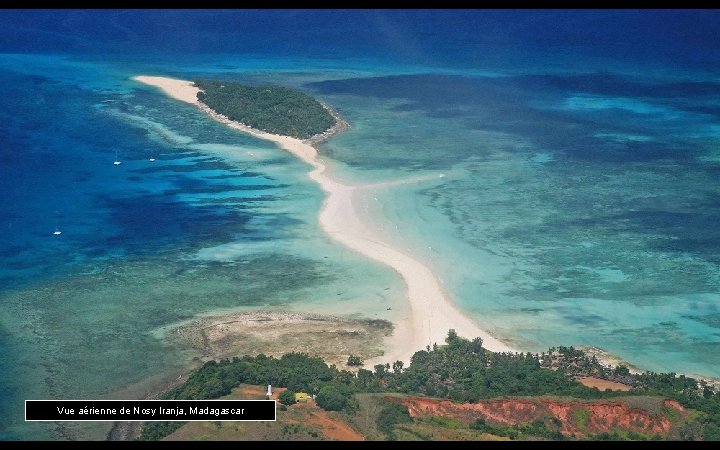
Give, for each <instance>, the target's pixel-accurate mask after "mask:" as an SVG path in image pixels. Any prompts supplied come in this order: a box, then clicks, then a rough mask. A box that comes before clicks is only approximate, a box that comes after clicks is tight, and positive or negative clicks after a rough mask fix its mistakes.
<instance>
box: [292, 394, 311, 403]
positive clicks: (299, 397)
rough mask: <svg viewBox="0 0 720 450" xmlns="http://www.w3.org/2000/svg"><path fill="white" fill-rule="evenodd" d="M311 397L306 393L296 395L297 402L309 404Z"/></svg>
mask: <svg viewBox="0 0 720 450" xmlns="http://www.w3.org/2000/svg"><path fill="white" fill-rule="evenodd" d="M309 398H310V396H309V395H308V394H307V393H306V392H296V393H295V401H296V402H303V403H304V402H307V401H308V399H309Z"/></svg>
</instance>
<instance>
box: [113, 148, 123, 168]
mask: <svg viewBox="0 0 720 450" xmlns="http://www.w3.org/2000/svg"><path fill="white" fill-rule="evenodd" d="M113 164H115V165H116V166H119V165H120V164H122V162H121V161H120V160H119V159H118V152H117V150H115V162H114V163H113Z"/></svg>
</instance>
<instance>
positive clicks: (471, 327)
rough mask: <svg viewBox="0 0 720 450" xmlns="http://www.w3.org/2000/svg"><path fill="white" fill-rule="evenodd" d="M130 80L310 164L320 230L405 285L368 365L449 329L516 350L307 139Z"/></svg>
mask: <svg viewBox="0 0 720 450" xmlns="http://www.w3.org/2000/svg"><path fill="white" fill-rule="evenodd" d="M133 79H134V80H136V81H138V82H141V83H145V84H148V85H151V86H155V87H158V88H160V89H162V90H163V92H165V93H166V94H167V95H169V96H170V97H172V98H175V99H177V100H181V101H183V102H187V103H190V104H193V105H195V106H197V107H199V108H200V109H202V110H203V111H205V112H206V113H207V114H208V115H210V116H211V117H213V118H214V119H216V120H218V121H220V122H223V123H225V124H227V125H228V126H230V127H233V128H235V129H237V130H240V131H243V132H245V133H249V134H251V135H253V136H256V137H258V138H260V139H266V140H269V141H272V142H275V143H276V144H277V145H278V146H279V147H281V148H282V149H285V150H287V151H289V152H290V153H292V154H293V155H295V156H297V157H298V158H300V159H302V160H303V161H305V162H306V163H308V164H310V165H311V166H312V167H313V170H312V171H311V172H310V173H309V174H308V176H309V177H310V178H311V179H312V180H314V181H315V182H317V183H318V184H319V185H320V186H321V188H322V189H323V190H324V191H325V192H326V193H327V197H326V199H325V202H324V203H323V206H322V208H321V210H320V213H319V222H320V225H321V227H322V228H323V230H324V231H325V232H326V233H327V234H328V235H330V236H331V237H332V238H333V239H335V240H336V241H338V242H340V243H342V244H344V245H346V246H347V247H349V248H351V249H353V250H355V251H357V252H359V253H361V254H363V255H365V256H367V257H369V258H372V259H374V260H376V261H379V262H381V263H383V264H386V265H388V266H390V267H392V268H393V269H394V270H395V271H397V272H398V273H399V274H400V276H401V277H402V278H403V280H404V281H405V284H406V285H407V298H408V302H409V308H408V311H409V314H408V316H407V317H405V318H403V319H402V320H399V321H397V322H395V331H394V333H393V334H392V336H391V337H389V338H388V341H387V344H386V348H385V355H384V356H382V357H379V358H376V359H375V360H373V361H366V364H368V365H372V364H376V363H386V362H394V361H396V360H402V361H404V362H405V363H406V364H407V363H409V362H410V357H411V356H412V355H413V353H414V352H416V351H418V350H420V349H423V348H425V346H427V345H432V344H433V343H435V342H437V343H438V344H442V343H444V341H445V337H446V336H447V332H448V330H449V329H451V328H452V329H454V330H455V331H456V332H457V333H458V335H460V336H463V337H467V338H474V337H478V336H479V337H481V338H482V339H483V341H484V347H485V348H487V349H488V350H491V351H494V352H507V351H516V350H514V349H512V348H510V347H508V346H507V345H505V344H503V343H502V342H500V341H498V340H497V339H495V338H494V337H492V336H490V334H488V333H487V332H485V331H483V330H482V329H480V328H479V327H478V326H477V324H475V323H474V322H473V321H471V320H469V319H468V318H467V317H465V316H464V315H463V314H462V313H461V312H460V311H459V310H458V309H457V308H455V306H454V305H453V304H452V303H451V302H450V301H449V300H448V299H447V298H446V296H445V295H444V293H443V291H442V289H441V287H440V284H439V283H438V280H437V278H436V277H435V275H434V274H433V273H432V272H431V271H430V270H429V269H428V268H427V267H426V266H424V265H423V264H422V263H420V262H419V261H417V260H415V259H413V258H412V257H411V256H410V255H407V254H405V253H403V252H400V251H399V250H397V249H395V248H393V247H391V246H390V245H388V244H387V243H385V242H384V241H383V238H382V236H380V235H378V234H377V232H374V231H372V230H371V229H370V228H369V227H368V226H367V225H366V224H365V222H363V220H362V218H361V217H359V216H358V211H357V209H356V208H355V207H354V204H353V197H354V195H355V194H356V193H358V191H360V190H361V189H363V187H362V186H355V185H350V184H347V183H342V182H340V181H338V180H336V179H334V178H333V177H332V176H331V175H329V174H328V173H327V172H326V166H325V164H324V163H323V162H322V160H321V159H320V158H319V157H318V153H317V150H316V149H315V148H314V147H313V146H312V145H310V144H309V143H308V142H305V141H302V140H300V139H296V138H293V137H289V136H280V135H276V134H270V133H266V132H263V131H259V130H255V129H253V128H250V127H247V126H245V125H242V124H240V123H237V122H232V121H230V120H228V119H227V118H226V117H224V116H222V115H220V114H217V113H215V112H213V111H212V110H211V109H210V108H208V107H207V106H206V105H204V104H202V103H201V102H200V101H198V99H197V93H198V91H199V89H198V88H197V87H195V86H193V84H192V82H190V81H184V80H177V79H173V78H166V77H155V76H137V77H134V78H133ZM309 141H310V142H313V141H312V140H309Z"/></svg>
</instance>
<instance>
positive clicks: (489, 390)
mask: <svg viewBox="0 0 720 450" xmlns="http://www.w3.org/2000/svg"><path fill="white" fill-rule="evenodd" d="M446 343H447V345H444V346H434V348H432V349H431V348H430V347H428V348H426V350H421V351H418V352H416V353H415V354H414V355H413V357H412V358H411V361H410V364H409V366H408V367H407V368H403V367H402V365H401V364H397V363H396V364H393V367H392V368H393V370H392V371H391V370H390V365H389V364H386V365H382V364H378V365H376V366H375V367H374V369H375V371H374V372H373V371H370V370H367V369H362V368H361V369H359V370H358V372H357V374H355V373H353V372H350V371H347V370H338V369H337V368H336V367H335V366H330V367H328V366H327V364H325V362H324V361H323V360H322V359H321V358H317V357H310V356H308V355H306V354H301V353H288V354H285V355H283V356H282V357H281V358H279V359H276V358H272V357H267V356H265V355H258V356H255V357H251V356H243V357H241V358H238V357H235V358H233V359H231V360H229V359H225V360H222V361H219V362H216V361H210V362H208V363H206V364H205V365H204V366H203V367H201V368H200V369H198V370H197V371H196V372H194V373H193V374H192V375H191V376H190V377H189V378H188V380H187V381H186V382H185V383H184V384H182V385H180V386H177V387H175V388H173V389H171V390H170V391H168V392H166V393H165V394H163V395H162V397H161V398H164V399H209V398H217V397H220V396H223V395H227V394H229V393H230V391H231V390H232V389H233V388H234V387H236V386H238V385H240V384H242V383H247V384H255V385H264V384H267V382H268V380H271V381H272V384H273V385H275V386H280V387H286V388H287V389H288V390H290V391H296V392H307V393H309V394H313V395H316V396H317V397H316V401H317V404H318V406H320V407H321V408H323V409H326V410H330V411H343V413H344V414H347V415H352V414H354V413H355V411H357V410H358V409H363V411H365V412H366V413H368V412H369V411H370V409H368V407H366V406H362V408H360V404H359V403H358V400H357V399H356V398H355V397H354V394H356V393H405V394H412V395H418V394H420V395H426V396H431V397H439V398H445V399H450V400H453V401H457V402H477V401H478V400H481V399H492V398H503V397H509V396H525V397H528V396H541V395H550V396H561V397H564V398H568V397H570V399H569V400H573V399H602V398H618V399H621V398H622V399H626V398H627V399H634V400H632V401H631V400H628V404H632V405H633V407H640V408H643V409H648V408H649V410H650V412H651V413H653V414H664V413H663V410H664V408H665V406H664V405H663V403H662V401H663V400H662V399H666V398H669V399H673V400H676V401H677V402H678V403H680V404H681V405H682V406H683V407H685V408H687V409H688V410H689V412H688V414H687V415H686V416H680V415H679V414H678V413H673V414H672V415H670V416H668V417H669V418H670V420H671V421H672V423H673V424H674V426H675V427H676V428H677V433H678V434H679V437H680V438H681V439H706V440H717V439H720V393H717V392H715V391H714V390H712V389H710V388H709V387H708V386H706V385H704V384H703V383H698V382H697V381H696V380H694V379H692V378H688V377H684V376H679V377H678V376H675V374H655V373H651V372H648V373H645V374H642V375H632V374H629V373H627V372H626V371H625V370H624V369H625V368H620V369H619V372H616V371H615V369H608V368H605V367H602V366H600V365H599V364H598V363H597V361H596V360H595V359H594V358H592V357H587V356H586V355H585V354H584V353H583V352H581V351H579V350H576V349H573V348H572V347H568V348H565V347H560V348H559V349H551V352H550V353H551V354H552V355H553V358H554V362H553V364H554V366H553V369H554V370H549V369H548V368H545V367H543V364H545V363H546V361H547V360H548V357H547V356H545V355H544V354H543V356H539V355H532V354H530V353H525V354H520V353H518V354H514V353H493V352H490V351H487V350H486V349H484V348H483V347H482V340H481V339H480V338H476V339H474V340H472V341H470V340H467V339H463V338H460V337H458V336H457V335H456V334H455V333H454V332H450V333H449V334H448V337H447V339H446ZM541 361H543V362H542V363H541ZM563 361H565V362H567V361H571V362H572V364H569V365H565V363H564V362H563ZM578 370H581V371H583V373H586V372H587V371H590V373H596V374H599V375H602V376H605V377H609V378H612V377H624V378H623V379H625V378H627V379H628V383H632V385H633V386H635V387H634V389H632V390H631V391H628V392H617V391H600V390H598V389H597V388H589V387H586V386H583V385H582V384H580V383H579V382H577V381H576V380H575V379H574V378H573V377H572V376H570V375H569V374H568V372H570V373H571V374H575V373H576V372H577V371H578ZM286 392H287V391H286ZM653 397H655V398H656V399H653ZM658 398H659V399H658ZM293 400H294V399H293ZM393 404H395V406H393ZM379 405H381V406H379V407H378V408H377V409H378V410H379V413H378V412H377V411H376V410H375V409H376V408H375V407H372V408H371V409H372V410H373V411H374V412H373V414H378V415H377V423H376V426H377V430H378V431H379V432H381V433H382V434H383V435H384V436H385V437H387V438H392V437H393V436H395V435H394V434H393V429H394V427H395V426H396V425H398V424H402V423H404V421H406V419H408V420H412V419H410V417H409V415H408V416H405V414H407V408H405V407H404V406H402V405H397V404H396V403H393V402H388V401H381V402H380V403H379ZM643 405H647V406H648V408H644V406H643ZM401 410H402V411H401ZM403 411H404V412H403ZM401 416H402V417H401ZM553 419H554V418H548V420H546V421H539V422H538V421H536V422H533V423H529V424H518V425H515V426H505V425H499V424H490V423H486V422H485V421H477V422H475V423H474V424H473V429H474V430H478V431H481V432H484V433H489V434H491V435H495V436H506V437H510V438H511V439H527V438H532V437H536V438H544V439H561V437H562V436H561V435H560V434H559V430H560V427H561V425H562V424H559V423H557V422H559V421H558V420H553ZM571 420H573V421H574V423H575V425H576V426H577V427H579V428H580V429H585V428H586V426H587V423H588V420H589V414H588V412H587V411H585V410H583V409H578V410H576V411H573V413H572V415H571ZM359 422H360V421H358V423H359ZM367 422H368V421H367V419H365V420H364V423H365V425H364V426H368V425H367ZM441 422H442V420H441ZM181 425H182V422H148V423H146V424H145V426H144V428H143V433H142V439H160V438H162V437H163V436H166V435H167V434H169V433H172V432H173V431H174V430H175V429H177V428H178V427H179V426H181ZM434 425H435V426H442V427H444V428H448V429H449V428H453V427H457V426H458V424H456V423H454V422H453V423H450V422H448V421H445V422H442V423H440V422H438V423H436V424H434ZM374 426H375V425H373V427H374ZM400 427H401V428H403V427H404V428H403V429H406V428H407V425H405V426H403V425H400ZM369 429H370V428H369ZM398 429H399V428H398ZM408 430H409V428H407V429H406V431H408ZM408 432H409V431H408ZM415 433H416V434H415V435H414V436H415V437H419V435H418V434H417V432H415ZM421 434H422V433H421ZM616 437H617V438H622V439H641V438H642V439H650V438H655V437H654V436H644V435H640V434H638V433H635V434H633V433H630V432H627V433H623V432H620V431H618V432H617V433H614V434H608V435H607V436H605V435H598V436H596V438H599V439H603V438H608V439H609V438H616Z"/></svg>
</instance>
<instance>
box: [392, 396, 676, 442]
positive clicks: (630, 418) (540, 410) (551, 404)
mask: <svg viewBox="0 0 720 450" xmlns="http://www.w3.org/2000/svg"><path fill="white" fill-rule="evenodd" d="M387 399H388V400H389V401H395V402H399V403H402V404H404V405H405V406H407V407H408V410H409V412H410V415H411V416H413V417H417V416H423V415H432V416H443V417H451V418H453V419H456V420H460V421H463V422H473V421H475V420H477V419H480V418H483V419H485V420H486V421H488V422H492V423H497V424H506V425H517V424H521V423H529V422H533V421H535V420H544V419H547V418H548V417H555V418H557V419H559V420H560V421H561V422H562V428H561V432H562V433H563V434H564V435H566V436H576V437H580V436H583V435H588V434H598V433H603V432H606V433H612V432H614V431H618V430H623V431H634V432H641V433H645V434H660V435H663V436H666V435H668V434H669V433H670V431H671V429H672V423H671V422H670V421H669V420H668V419H667V418H666V417H664V416H663V415H655V414H653V413H650V412H648V411H645V410H642V409H637V408H632V407H630V406H628V405H627V404H626V403H624V402H622V401H610V400H598V401H589V402H579V401H578V402H561V401H554V400H549V399H542V398H541V399H537V400H521V399H499V400H483V401H480V402H478V403H453V402H451V401H449V400H434V399H428V398H422V397H406V398H393V397H388V398H387ZM664 405H665V406H666V407H670V408H674V409H676V410H677V411H679V412H680V413H683V414H685V410H684V408H683V407H682V406H680V405H679V404H678V403H677V402H674V401H672V400H666V401H665V402H664Z"/></svg>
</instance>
